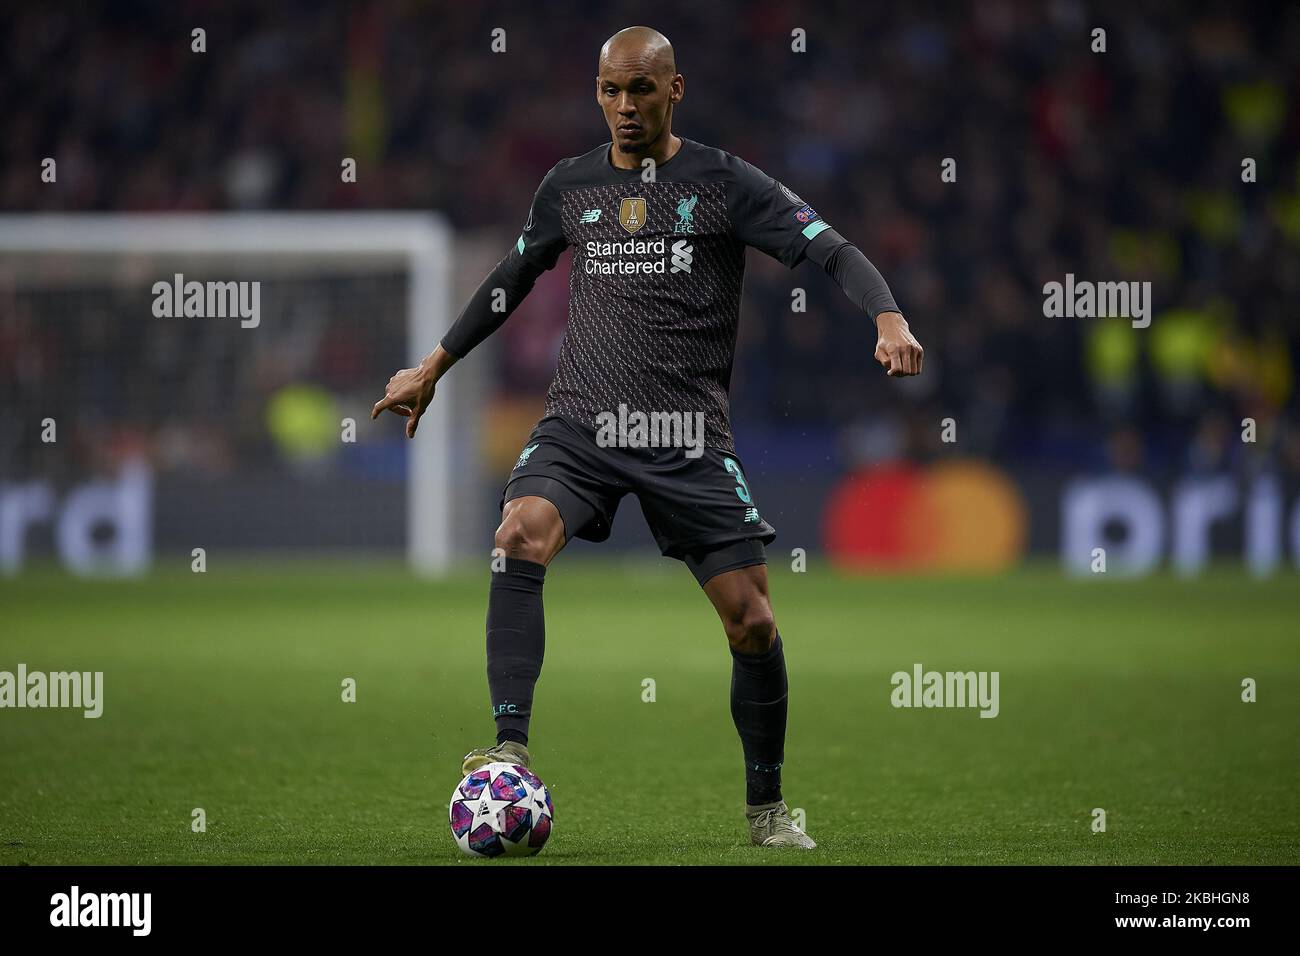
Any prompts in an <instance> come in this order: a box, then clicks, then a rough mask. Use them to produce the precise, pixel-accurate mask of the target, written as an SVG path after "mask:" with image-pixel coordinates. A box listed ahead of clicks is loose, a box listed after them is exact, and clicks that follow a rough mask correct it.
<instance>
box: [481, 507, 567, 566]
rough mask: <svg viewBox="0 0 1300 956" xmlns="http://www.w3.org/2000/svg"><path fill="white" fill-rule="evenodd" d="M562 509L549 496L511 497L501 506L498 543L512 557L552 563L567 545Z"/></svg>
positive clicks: (496, 540) (507, 555)
mask: <svg viewBox="0 0 1300 956" xmlns="http://www.w3.org/2000/svg"><path fill="white" fill-rule="evenodd" d="M565 541H566V538H565V534H564V520H563V519H562V518H561V517H560V510H559V509H558V508H556V507H555V505H554V504H552V503H551V502H550V501H548V500H547V499H545V498H540V497H538V496H536V495H524V496H523V497H520V498H511V499H510V500H509V501H507V502H506V503H505V505H504V506H503V507H502V509H501V524H500V526H499V527H498V528H497V531H496V539H495V543H496V546H497V547H498V548H500V549H501V550H502V551H504V552H505V555H506V557H508V558H522V559H523V560H525V561H535V562H537V563H538V564H549V563H550V561H551V559H552V558H554V557H555V556H556V555H557V554H559V553H560V549H561V548H563V547H564V545H565Z"/></svg>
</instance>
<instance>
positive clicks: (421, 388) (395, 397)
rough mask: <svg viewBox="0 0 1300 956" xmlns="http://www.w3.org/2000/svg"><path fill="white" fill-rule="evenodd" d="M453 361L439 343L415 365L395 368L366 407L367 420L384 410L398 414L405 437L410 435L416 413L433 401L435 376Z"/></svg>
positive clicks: (418, 424)
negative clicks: (371, 404) (381, 394)
mask: <svg viewBox="0 0 1300 956" xmlns="http://www.w3.org/2000/svg"><path fill="white" fill-rule="evenodd" d="M455 364H456V356H454V355H452V354H451V353H450V352H448V351H447V350H446V349H444V348H443V347H442V346H441V345H439V346H438V347H437V348H435V349H434V350H433V351H432V352H430V353H429V354H428V355H427V356H425V358H424V361H423V362H421V363H420V364H419V365H417V366H416V367H415V368H403V369H398V370H397V371H396V372H394V373H393V377H392V378H390V379H389V380H388V386H387V387H386V388H385V389H384V397H383V398H381V399H380V400H379V401H377V402H375V407H374V408H372V409H371V410H370V420H371V421H374V420H375V419H376V418H378V417H379V414H380V413H381V412H383V411H385V410H387V411H390V412H393V413H394V414H397V415H401V416H402V417H403V418H405V419H406V437H407V438H414V437H415V430H416V429H417V428H418V427H419V426H420V416H421V415H423V414H424V413H425V411H426V410H427V409H428V408H429V406H430V405H431V404H433V392H434V389H435V388H436V387H437V385H438V379H440V378H442V376H443V375H445V374H446V372H447V369H449V368H451V367H452V366H453V365H455Z"/></svg>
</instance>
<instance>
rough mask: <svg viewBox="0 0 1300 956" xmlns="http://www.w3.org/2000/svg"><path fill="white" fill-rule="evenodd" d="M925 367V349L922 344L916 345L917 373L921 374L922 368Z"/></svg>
mask: <svg viewBox="0 0 1300 956" xmlns="http://www.w3.org/2000/svg"><path fill="white" fill-rule="evenodd" d="M923 368H925V349H923V348H921V346H919V345H918V346H917V347H916V374H917V375H920V374H921V369H923Z"/></svg>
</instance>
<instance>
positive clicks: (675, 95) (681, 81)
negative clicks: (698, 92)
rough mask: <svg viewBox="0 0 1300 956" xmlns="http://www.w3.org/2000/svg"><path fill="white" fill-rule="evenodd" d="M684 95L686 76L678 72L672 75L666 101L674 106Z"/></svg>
mask: <svg viewBox="0 0 1300 956" xmlns="http://www.w3.org/2000/svg"><path fill="white" fill-rule="evenodd" d="M685 95H686V77H684V76H682V75H681V74H680V73H678V74H677V75H676V76H674V77H673V82H672V86H671V87H670V88H669V90H668V102H670V103H672V104H673V105H674V106H676V105H677V104H678V103H680V102H681V101H682V97H684V96H685Z"/></svg>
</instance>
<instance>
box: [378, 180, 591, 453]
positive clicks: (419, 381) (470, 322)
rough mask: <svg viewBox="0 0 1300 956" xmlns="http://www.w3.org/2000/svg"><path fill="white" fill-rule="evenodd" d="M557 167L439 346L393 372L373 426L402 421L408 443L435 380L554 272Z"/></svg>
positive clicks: (559, 236)
mask: <svg viewBox="0 0 1300 956" xmlns="http://www.w3.org/2000/svg"><path fill="white" fill-rule="evenodd" d="M560 165H563V163H561V164H559V165H557V166H556V167H555V168H554V169H552V170H551V171H550V172H549V173H547V174H546V178H545V179H543V180H542V185H541V186H540V187H538V190H537V194H536V195H535V196H534V197H533V206H532V209H531V210H530V211H529V213H528V221H527V223H525V224H524V231H523V232H522V233H521V234H520V236H519V238H518V239H517V240H516V241H515V245H514V248H513V249H511V250H510V252H508V253H507V254H506V256H505V258H503V259H502V260H501V261H500V262H498V263H497V264H496V268H494V269H493V270H492V271H491V272H489V273H488V274H487V278H485V279H484V280H483V281H482V283H480V285H479V287H478V289H477V290H475V292H474V294H473V295H472V296H471V297H470V300H469V302H467V303H466V304H465V308H464V309H463V310H462V311H461V313H460V315H459V316H457V317H456V321H455V322H453V323H452V325H451V328H450V329H448V330H447V334H446V335H444V336H443V337H442V342H440V343H439V344H438V347H437V348H436V349H434V350H433V351H432V352H430V353H429V355H428V356H427V357H426V358H425V359H424V361H423V362H421V363H420V364H419V365H418V366H417V367H415V368H404V369H401V370H399V371H398V372H397V373H396V374H395V375H394V376H393V377H392V378H390V379H389V380H388V387H387V388H386V389H385V390H384V397H383V398H382V399H380V400H379V401H377V402H375V407H374V408H373V409H372V410H371V412H370V420H371V421H374V420H375V419H376V418H378V417H379V413H380V412H382V411H384V410H385V409H386V410H388V411H390V412H393V413H395V414H397V415H401V416H403V417H405V418H406V437H407V438H414V437H415V429H416V428H417V427H418V426H419V423H420V416H421V415H423V414H424V412H425V409H427V408H428V407H429V404H430V403H431V402H432V401H433V391H434V388H435V387H436V386H437V384H438V379H440V378H442V376H443V375H445V374H446V372H447V369H449V368H451V367H452V366H453V365H455V364H456V362H457V361H458V360H459V359H462V358H464V357H465V356H466V355H468V354H469V353H470V351H471V350H472V349H474V348H475V347H476V346H478V345H479V343H481V342H482V341H483V340H484V339H486V338H487V337H488V336H489V335H491V334H492V333H493V332H495V331H496V330H497V329H499V328H501V326H502V324H503V323H504V322H505V320H506V319H508V318H510V314H511V313H512V312H514V310H515V309H516V308H517V307H518V306H519V303H520V302H522V301H524V299H525V298H526V297H527V296H528V293H529V292H531V291H532V289H533V283H534V282H536V281H537V277H538V276H540V275H541V274H542V273H543V272H545V271H546V270H548V269H552V268H554V267H555V262H556V260H557V259H558V258H559V256H560V253H561V252H562V251H563V250H564V248H565V246H566V245H567V244H568V240H567V239H566V238H565V235H564V229H563V227H562V226H561V224H560V215H559V200H558V194H557V193H556V190H555V188H554V181H553V177H554V175H555V172H556V170H557V169H559V168H560Z"/></svg>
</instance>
